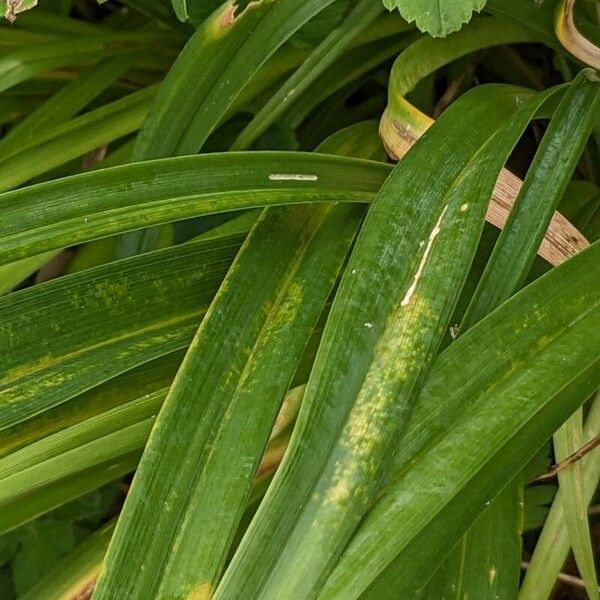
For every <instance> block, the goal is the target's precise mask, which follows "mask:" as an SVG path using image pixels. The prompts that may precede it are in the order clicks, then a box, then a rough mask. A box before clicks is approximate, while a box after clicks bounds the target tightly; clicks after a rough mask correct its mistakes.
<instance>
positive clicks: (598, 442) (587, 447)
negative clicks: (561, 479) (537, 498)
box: [531, 434, 600, 483]
mask: <svg viewBox="0 0 600 600" xmlns="http://www.w3.org/2000/svg"><path fill="white" fill-rule="evenodd" d="M598 446H600V434H598V435H597V436H595V437H593V438H592V439H591V440H590V441H589V442H587V443H586V444H584V445H583V446H581V448H579V450H577V451H576V452H573V454H570V455H569V456H567V458H565V459H564V460H561V461H560V462H559V463H558V464H556V465H554V466H553V467H552V468H551V469H550V470H549V471H548V472H547V473H544V474H543V475H540V476H539V477H536V478H535V479H534V480H533V481H532V482H531V483H541V482H543V481H548V479H553V478H554V477H556V476H557V475H558V474H559V473H560V472H561V471H563V470H564V469H566V468H567V467H569V466H570V465H572V464H573V463H576V462H577V461H579V460H581V459H582V458H583V457H584V456H585V455H586V454H588V453H589V452H591V451H592V450H594V449H595V448H597V447H598Z"/></svg>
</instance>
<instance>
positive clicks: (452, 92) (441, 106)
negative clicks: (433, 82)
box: [433, 50, 487, 119]
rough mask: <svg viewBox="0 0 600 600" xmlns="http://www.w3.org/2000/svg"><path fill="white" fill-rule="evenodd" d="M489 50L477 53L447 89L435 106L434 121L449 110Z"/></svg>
mask: <svg viewBox="0 0 600 600" xmlns="http://www.w3.org/2000/svg"><path fill="white" fill-rule="evenodd" d="M486 52H487V50H481V51H479V52H477V53H476V54H475V55H474V56H473V58H471V60H469V62H468V63H467V65H466V66H465V68H464V69H463V71H462V73H461V74H460V75H459V76H458V77H457V78H456V79H455V80H454V81H452V82H451V83H450V85H449V86H448V87H447V88H446V91H445V92H444V93H443V94H442V97H441V98H440V99H439V100H438V101H437V104H436V105H435V109H434V111H433V117H434V119H437V118H438V117H439V116H440V115H441V114H442V113H443V112H444V111H445V110H446V109H447V108H448V106H450V104H452V101H453V100H454V98H456V96H457V95H458V92H459V91H460V88H461V87H462V85H463V84H464V82H465V81H466V80H467V78H468V77H470V76H471V75H472V74H473V71H475V68H476V67H477V65H478V64H479V63H480V62H481V59H482V58H483V57H484V56H485V54H486Z"/></svg>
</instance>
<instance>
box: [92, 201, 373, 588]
mask: <svg viewBox="0 0 600 600" xmlns="http://www.w3.org/2000/svg"><path fill="white" fill-rule="evenodd" d="M361 215H362V210H361V209H360V207H353V208H349V207H345V206H340V207H332V206H322V207H318V208H316V207H312V206H304V207H294V208H287V209H276V210H269V211H266V212H265V214H264V216H263V217H262V218H261V219H260V220H259V222H258V223H257V225H256V226H255V228H254V229H253V231H252V232H251V234H250V236H249V238H248V240H247V241H246V243H245V245H244V246H243V247H242V250H241V251H240V254H239V256H238V257H237V259H236V260H235V262H234V264H233V265H232V268H231V270H230V272H229V274H228V276H227V278H226V280H225V282H224V284H223V286H222V288H221V290H220V291H219V293H218V294H217V296H216V298H215V300H214V301H213V304H212V305H211V309H210V310H209V312H208V314H207V316H206V318H205V319H204V320H203V322H202V325H201V327H200V329H199V331H198V334H197V336H196V338H195V339H194V341H193V342H192V345H191V347H190V349H189V351H188V354H187V356H186V359H185V360H184V363H183V365H182V367H181V369H180V370H179V372H178V374H177V376H176V378H175V381H174V383H173V386H172V387H171V390H170V392H169V395H168V397H167V400H166V402H165V405H164V407H163V409H162V411H161V413H160V416H159V418H158V420H157V424H156V427H155V428H154V430H153V432H152V435H151V438H150V440H149V442H148V445H147V448H146V451H145V453H144V457H143V459H142V463H141V465H140V467H139V469H138V471H137V472H136V477H135V479H134V483H133V486H132V489H131V492H130V494H129V497H128V499H127V502H126V505H125V508H124V511H123V513H122V515H121V518H120V520H119V523H118V526H117V531H116V533H115V538H114V540H113V542H112V543H111V548H110V551H109V555H108V557H107V561H106V570H105V572H103V576H102V578H101V579H100V581H99V584H98V588H97V591H96V592H95V595H96V596H97V597H98V598H120V597H122V595H123V594H125V595H126V596H127V597H129V598H132V599H133V598H143V599H150V598H171V597H177V596H186V595H190V596H192V597H193V595H194V594H197V593H199V590H205V589H211V587H212V585H213V582H214V580H215V579H216V578H217V577H218V575H219V573H220V571H221V569H222V567H223V564H224V562H225V559H226V557H227V553H228V550H229V545H230V544H231V542H232V539H233V535H234V534H235V530H236V528H237V524H238V522H239V519H240V518H241V516H242V511H243V506H244V501H245V499H246V497H247V494H248V493H249V491H250V488H251V484H252V480H253V478H254V475H255V473H256V469H257V468H258V464H259V461H260V457H261V455H262V453H263V451H264V448H265V446H266V443H267V440H268V437H269V433H270V431H271V428H272V425H273V422H274V419H275V417H276V414H277V410H278V408H279V405H280V403H281V401H282V399H283V396H284V394H285V392H286V391H287V388H288V385H289V383H290V381H291V379H292V376H293V374H294V371H295V370H296V367H297V364H298V362H299V360H300V358H301V355H302V352H303V350H304V347H305V346H306V344H307V342H308V339H309V337H310V333H311V331H312V329H313V328H314V326H315V324H316V322H317V319H318V316H319V314H320V313H321V310H322V308H323V306H324V304H325V301H326V300H327V297H328V295H329V293H330V291H331V289H332V287H333V284H334V282H335V280H336V278H337V274H338V272H339V269H340V268H341V266H342V264H343V261H344V257H345V254H346V251H347V250H348V248H349V246H350V243H351V242H352V239H353V237H354V232H355V230H356V227H357V225H358V222H359V220H360V218H361ZM190 398H195V401H194V402H189V399H190ZM156 482H160V485H157V483H156ZM210 490H212V492H210ZM215 506H217V507H218V509H217V510H216V511H215V509H214V507H215ZM163 507H166V508H167V510H166V511H164V512H163ZM157 511H160V512H161V514H162V516H161V519H160V526H159V527H158V528H156V527H152V528H142V529H141V528H140V524H143V523H148V522H149V521H151V520H152V521H155V517H154V515H156V513H157ZM199 532H201V536H200V537H199ZM124 556H127V559H126V560H124V559H123V557H124Z"/></svg>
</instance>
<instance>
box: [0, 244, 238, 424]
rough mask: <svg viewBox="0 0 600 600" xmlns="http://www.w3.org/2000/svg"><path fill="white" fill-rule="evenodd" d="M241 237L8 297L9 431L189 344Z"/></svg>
mask: <svg viewBox="0 0 600 600" xmlns="http://www.w3.org/2000/svg"><path fill="white" fill-rule="evenodd" d="M239 244H240V237H239V236H234V237H229V238H224V239H223V240H217V242H216V243H213V242H210V241H207V242H198V243H192V244H186V245H183V246H179V247H177V248H174V249H169V250H164V251H161V252H157V253H155V254H152V255H150V256H147V257H145V258H140V259H135V260H134V261H131V262H128V263H126V264H122V263H113V264H109V265H106V266H102V267H98V268H97V269H93V270H90V271H84V272H82V273H79V274H75V275H72V276H69V277H64V278H62V279H59V280H57V281H53V282H49V283H47V284H44V285H39V286H35V287H32V288H30V289H27V290H23V291H22V292H17V293H14V294H10V295H8V296H4V297H3V298H2V299H0V314H1V315H2V318H1V319H0V347H1V348H2V355H3V362H2V370H1V372H0V432H1V431H5V430H7V429H8V428H10V427H12V426H14V425H15V424H17V423H20V422H22V421H24V420H26V419H28V418H30V417H32V416H34V415H36V414H39V413H41V412H44V411H47V410H48V409H50V408H52V407H53V406H57V405H58V404H60V403H62V402H65V401H66V400H68V399H69V398H72V397H73V396H75V395H77V394H79V393H81V392H83V391H85V390H87V389H90V388H92V387H93V386H94V385H98V384H99V383H101V382H103V381H106V380H107V379H110V378H111V377H114V376H115V375H117V374H119V373H123V372H124V371H127V370H128V369H130V368H132V367H134V366H136V365H139V364H142V363H144V362H147V361H149V360H152V359H153V358H156V357H158V356H163V355H164V354H167V353H169V352H173V351H174V350H177V349H181V348H183V347H185V346H186V345H187V344H188V343H189V340H190V338H191V336H192V335H193V331H194V330H195V327H196V326H197V323H198V320H199V319H200V318H201V315H202V314H203V313H204V311H205V310H206V307H207V305H208V303H209V302H210V300H211V299H212V297H213V295H214V292H215V291H216V289H217V287H218V285H219V284H220V282H221V280H222V278H223V276H224V275H225V273H226V270H227V268H228V267H229V265H230V263H231V260H232V259H233V256H234V255H235V253H236V252H237V250H238V248H239ZM50 314H52V315H53V316H52V319H49V318H48V316H49V315H50ZM73 323H77V327H72V325H73ZM15 332H18V334H16V333H15Z"/></svg>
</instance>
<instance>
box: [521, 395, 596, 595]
mask: <svg viewBox="0 0 600 600" xmlns="http://www.w3.org/2000/svg"><path fill="white" fill-rule="evenodd" d="M599 430H600V396H599V395H596V398H595V400H594V401H593V402H592V405H591V407H590V410H589V413H588V415H587V418H586V421H585V427H584V437H585V438H586V439H589V438H591V437H593V436H594V435H597V433H598V431H599ZM582 462H583V488H584V490H583V494H584V502H585V505H586V506H587V505H589V503H590V501H591V500H592V497H593V495H594V493H595V492H596V489H597V487H598V482H599V480H600V450H599V449H598V448H596V449H595V450H594V451H592V452H590V453H589V454H587V455H586V456H584V457H583V459H582ZM565 510H566V506H565V503H564V502H563V492H562V490H561V489H559V490H558V492H557V494H556V497H555V498H554V502H552V506H551V508H550V512H549V513H548V517H547V518H546V522H545V523H544V527H543V529H542V532H541V534H540V537H539V539H538V542H537V544H536V546H535V550H534V552H533V556H532V557H531V561H530V563H529V566H528V568H527V572H526V573H525V578H524V580H523V585H522V586H521V591H520V592H519V600H547V599H548V598H549V597H550V594H551V593H552V588H553V587H554V585H555V583H556V578H557V577H558V574H559V573H560V570H561V569H562V566H563V564H564V562H565V560H566V559H567V555H568V554H569V550H570V547H571V540H570V535H569V531H568V528H567V527H565V520H566V517H567V516H566V514H565Z"/></svg>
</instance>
